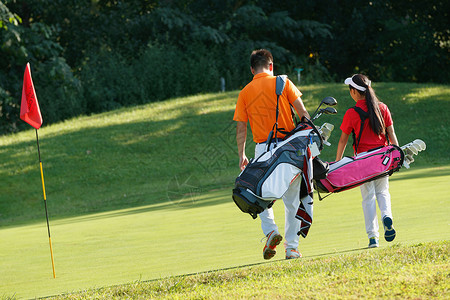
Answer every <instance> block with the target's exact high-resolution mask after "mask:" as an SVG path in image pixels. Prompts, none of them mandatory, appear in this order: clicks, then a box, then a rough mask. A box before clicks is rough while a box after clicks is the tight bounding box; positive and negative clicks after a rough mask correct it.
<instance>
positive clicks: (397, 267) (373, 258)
mask: <svg viewBox="0 0 450 300" xmlns="http://www.w3.org/2000/svg"><path fill="white" fill-rule="evenodd" d="M449 244H450V242H449V241H443V242H431V243H422V244H415V245H411V246H402V245H399V244H397V245H393V246H391V247H388V248H384V249H379V250H378V249H370V250H367V251H363V252H360V253H356V254H345V255H334V256H329V257H321V258H314V259H299V260H292V261H278V262H274V263H267V264H261V265H255V266H249V267H243V268H237V269H231V270H222V271H213V272H207V273H201V274H195V275H187V276H178V277H171V278H167V279H162V280H156V281H149V282H142V281H137V282H134V283H131V284H128V285H123V286H115V287H107V288H101V289H98V290H91V291H84V292H80V293H75V294H68V295H62V296H57V297H51V298H50V299H155V298H158V299H300V298H302V299H445V298H448V297H449V296H450V293H449V292H450V291H449V288H450V263H449V260H448V259H449Z"/></svg>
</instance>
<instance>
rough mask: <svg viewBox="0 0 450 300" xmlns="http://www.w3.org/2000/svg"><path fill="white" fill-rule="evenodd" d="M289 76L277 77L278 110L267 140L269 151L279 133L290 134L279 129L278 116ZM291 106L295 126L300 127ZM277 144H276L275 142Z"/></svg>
mask: <svg viewBox="0 0 450 300" xmlns="http://www.w3.org/2000/svg"><path fill="white" fill-rule="evenodd" d="M287 80H288V79H287V75H278V76H277V77H276V83H275V94H276V95H277V108H276V112H275V113H276V116H275V124H274V125H273V127H272V131H271V132H270V133H269V136H268V138H267V142H266V143H267V149H269V147H270V142H271V141H272V140H273V139H275V141H276V139H277V133H278V132H280V133H283V134H288V133H289V132H288V131H286V130H285V129H284V128H278V114H279V106H280V96H281V95H282V94H283V91H284V88H285V86H286V82H287ZM289 106H290V108H291V115H292V120H293V122H294V125H295V126H297V125H298V121H297V117H296V116H295V112H294V108H293V107H292V105H291V104H290V103H289ZM275 143H276V142H275Z"/></svg>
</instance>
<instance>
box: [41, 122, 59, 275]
mask: <svg viewBox="0 0 450 300" xmlns="http://www.w3.org/2000/svg"><path fill="white" fill-rule="evenodd" d="M36 142H37V148H38V155H39V167H40V168H41V179H42V191H43V193H44V206H45V217H46V219H47V231H48V242H49V244H50V255H51V257H52V268H53V278H56V273H55V261H54V259H53V249H52V238H51V236H50V224H49V222H48V210H47V197H46V196H45V184H44V171H43V170H42V161H41V151H40V149H39V136H38V131H37V129H36Z"/></svg>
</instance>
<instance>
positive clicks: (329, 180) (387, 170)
mask: <svg viewBox="0 0 450 300" xmlns="http://www.w3.org/2000/svg"><path fill="white" fill-rule="evenodd" d="M404 157H405V155H404V153H403V151H402V149H400V147H398V146H396V145H389V146H385V147H379V148H375V149H372V150H369V151H367V152H363V153H360V154H358V155H356V156H353V157H349V156H346V157H344V158H343V159H341V160H339V161H336V162H332V163H330V169H329V172H328V175H327V177H326V178H325V179H319V180H315V181H314V188H315V189H316V190H317V191H318V192H319V193H321V192H322V193H338V192H342V191H345V190H349V189H352V188H354V187H357V186H359V185H361V184H364V183H366V182H369V181H372V180H375V179H378V178H380V177H383V176H390V175H392V173H394V172H395V171H398V170H399V169H400V168H401V167H402V165H403V160H404ZM319 199H320V200H322V199H323V198H322V197H320V194H319Z"/></svg>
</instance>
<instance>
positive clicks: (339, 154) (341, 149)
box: [336, 132, 350, 161]
mask: <svg viewBox="0 0 450 300" xmlns="http://www.w3.org/2000/svg"><path fill="white" fill-rule="evenodd" d="M349 136H350V135H349V134H346V133H344V132H342V134H341V138H340V139H339V143H338V147H337V151H336V161H338V160H341V159H342V156H343V155H344V151H345V147H346V146H347V141H348V137H349Z"/></svg>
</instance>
